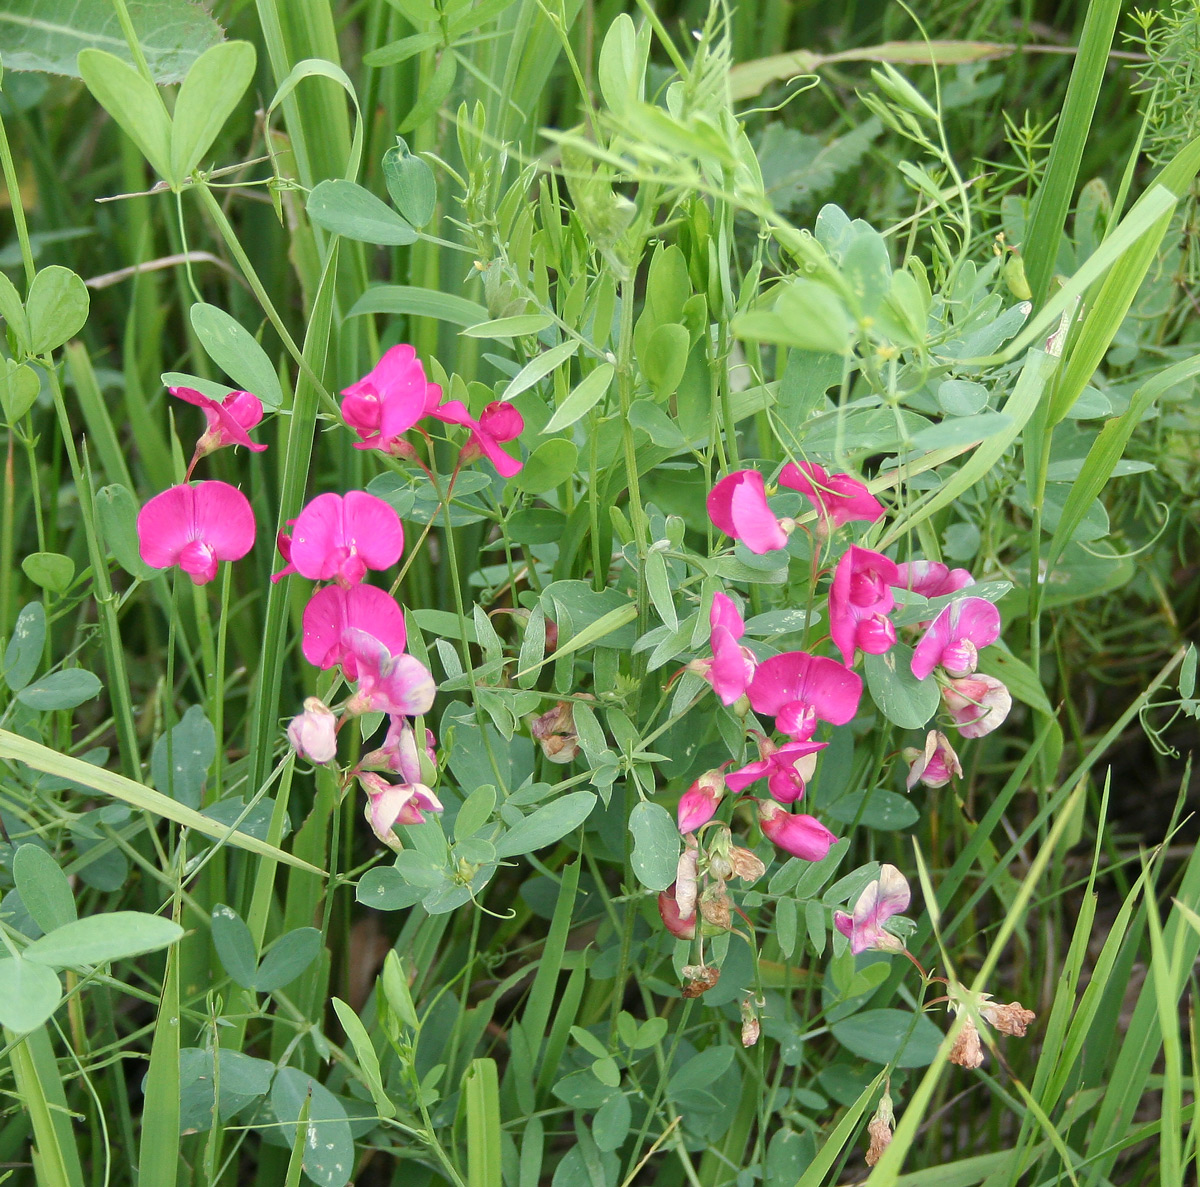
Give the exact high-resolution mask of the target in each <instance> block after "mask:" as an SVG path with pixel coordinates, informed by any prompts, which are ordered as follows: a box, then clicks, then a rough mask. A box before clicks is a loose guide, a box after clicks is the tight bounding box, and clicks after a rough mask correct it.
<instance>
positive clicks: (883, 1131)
mask: <svg viewBox="0 0 1200 1187" xmlns="http://www.w3.org/2000/svg"><path fill="white" fill-rule="evenodd" d="M895 1124H896V1108H895V1104H894V1103H893V1101H892V1097H891V1093H889V1092H888V1091H886V1090H885V1091H884V1094H883V1096H882V1097H881V1098H880V1101H879V1107H878V1108H877V1109H876V1110H875V1115H874V1116H873V1117H872V1118H871V1120H870V1121H868V1122H867V1134H868V1135H869V1136H870V1139H871V1141H870V1144H869V1145H868V1146H867V1152H866V1154H865V1155H864V1156H863V1161H864V1162H865V1163H866V1164H867V1166H874V1165H875V1164H876V1163H877V1162H878V1161H879V1160H880V1159H881V1158H882V1157H883V1152H884V1151H885V1150H886V1149H887V1148H888V1147H889V1146H890V1145H891V1144H892V1128H893V1126H894V1125H895Z"/></svg>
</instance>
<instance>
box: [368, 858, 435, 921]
mask: <svg viewBox="0 0 1200 1187" xmlns="http://www.w3.org/2000/svg"><path fill="white" fill-rule="evenodd" d="M424 893H425V891H424V890H423V889H422V888H421V887H419V886H413V885H412V884H411V883H409V882H407V881H406V880H405V879H404V877H403V876H402V875H401V873H400V871H399V870H398V869H396V867H395V866H376V867H375V868H374V869H373V870H368V871H367V872H366V873H365V874H363V876H362V877H361V878H360V879H359V880H358V885H357V886H356V887H355V889H354V897H355V899H356V900H357V901H358V902H360V903H362V904H363V905H364V906H366V907H371V908H372V909H373V910H376V911H399V910H400V909H401V908H402V907H411V906H412V905H413V904H414V903H419V902H420V901H421V898H422V896H423V895H424Z"/></svg>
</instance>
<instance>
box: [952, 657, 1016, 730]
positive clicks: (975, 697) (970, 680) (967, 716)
mask: <svg viewBox="0 0 1200 1187" xmlns="http://www.w3.org/2000/svg"><path fill="white" fill-rule="evenodd" d="M942 703H943V704H944V705H945V706H946V709H947V711H948V712H949V714H950V716H951V718H952V719H953V720H954V724H955V726H957V728H958V732H959V733H960V734H962V736H963V737H964V738H982V737H983V736H984V735H985V734H990V733H991V732H992V730H994V729H996V728H997V727H998V726H1000V725H1003V724H1004V719H1005V718H1006V717H1007V716H1008V713H1009V710H1010V709H1011V708H1012V696H1011V694H1010V693H1009V691H1008V689H1007V688H1006V687H1005V685H1004V683H1003V682H1002V681H1000V680H997V679H996V678H995V676H984V675H983V674H982V673H980V672H976V673H975V674H974V675H972V676H959V677H952V678H951V679H950V680H949V681H947V682H946V684H944V685H943V686H942Z"/></svg>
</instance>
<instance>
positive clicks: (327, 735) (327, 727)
mask: <svg viewBox="0 0 1200 1187" xmlns="http://www.w3.org/2000/svg"><path fill="white" fill-rule="evenodd" d="M287 736H288V741H289V742H291V744H292V749H293V750H295V752H296V754H297V755H298V756H299V757H300V758H305V759H307V760H308V761H309V762H310V763H312V764H313V765H314V766H320V765H321V764H322V763H327V762H331V761H332V760H333V759H334V758H336V757H337V718H336V717H335V716H334V715H333V714H332V713H331V712H330V711H329V708H328V706H327V705H326V704H325V702H324V701H321V700H318V698H317V697H308V698H307V699H306V700H305V702H304V712H303V713H301V714H300V715H299V716H298V717H293V718H292V720H291V723H290V724H289V725H288V728H287Z"/></svg>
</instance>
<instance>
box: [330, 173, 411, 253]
mask: <svg viewBox="0 0 1200 1187" xmlns="http://www.w3.org/2000/svg"><path fill="white" fill-rule="evenodd" d="M307 210H308V217H309V218H311V219H312V221H313V222H314V223H316V224H317V226H319V227H324V228H325V229H326V230H327V231H332V232H333V233H334V234H335V235H344V236H345V237H346V238H347V239H357V240H359V241H361V242H363V243H376V244H381V245H383V244H387V245H391V246H394V247H404V246H406V245H407V244H409V243H415V242H416V241H417V232H416V231H415V230H414V229H413V227H412V225H411V224H410V223H408V222H406V221H405V220H404V219H402V218H401V217H400V216H399V215H398V214H397V213H396V212H395V211H394V210H393V209H392V208H391V207H390V206H388V205H387V203H385V202H381V201H380V200H379V199H378V198H377V197H375V195H374V194H372V193H371V191H370V190H365V189H363V187H362V186H360V185H355V184H354V182H352V181H345V180H344V179H341V178H338V179H334V180H328V181H323V182H321V183H320V184H319V185H318V186H317V187H316V188H315V189H314V190H313V191H312V193H311V194H309V195H308V206H307Z"/></svg>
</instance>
